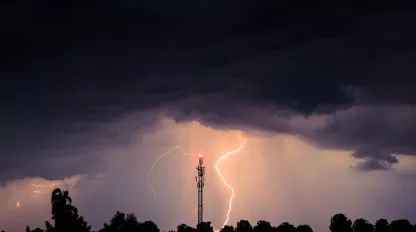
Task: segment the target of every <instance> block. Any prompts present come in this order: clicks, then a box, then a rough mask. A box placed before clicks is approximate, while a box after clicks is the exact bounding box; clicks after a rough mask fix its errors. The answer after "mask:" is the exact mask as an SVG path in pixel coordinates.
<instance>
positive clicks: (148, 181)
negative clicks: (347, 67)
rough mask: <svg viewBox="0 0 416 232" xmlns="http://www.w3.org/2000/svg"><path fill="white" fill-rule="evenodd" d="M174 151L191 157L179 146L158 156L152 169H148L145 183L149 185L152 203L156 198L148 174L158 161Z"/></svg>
mask: <svg viewBox="0 0 416 232" xmlns="http://www.w3.org/2000/svg"><path fill="white" fill-rule="evenodd" d="M175 149H179V150H180V151H181V152H182V154H184V155H187V156H190V155H192V154H188V153H186V152H185V151H184V150H183V149H182V148H181V146H174V147H172V148H171V149H170V150H169V151H168V152H166V153H165V154H163V155H161V156H159V157H158V158H157V159H156V160H155V162H153V164H152V167H151V168H150V170H149V173H148V174H147V183H148V184H149V186H150V189H151V190H152V193H153V201H154V200H155V198H156V191H155V190H154V189H153V186H152V184H151V183H150V174H151V173H152V171H153V169H154V168H155V166H156V164H157V162H159V160H161V159H162V158H163V157H165V156H167V155H169V154H171V153H172V151H173V150H175Z"/></svg>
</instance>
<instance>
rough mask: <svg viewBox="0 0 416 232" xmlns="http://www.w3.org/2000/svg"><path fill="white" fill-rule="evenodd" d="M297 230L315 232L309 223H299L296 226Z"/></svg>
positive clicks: (298, 231)
mask: <svg viewBox="0 0 416 232" xmlns="http://www.w3.org/2000/svg"><path fill="white" fill-rule="evenodd" d="M296 231H297V232H313V230H312V228H311V227H310V226H308V225H299V226H298V227H297V228H296Z"/></svg>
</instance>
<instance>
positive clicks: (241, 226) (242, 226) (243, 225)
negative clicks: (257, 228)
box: [235, 220, 253, 232]
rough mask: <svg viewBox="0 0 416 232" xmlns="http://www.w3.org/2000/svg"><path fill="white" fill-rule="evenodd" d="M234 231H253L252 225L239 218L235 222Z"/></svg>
mask: <svg viewBox="0 0 416 232" xmlns="http://www.w3.org/2000/svg"><path fill="white" fill-rule="evenodd" d="M235 231H236V232H253V227H251V224H250V222H248V221H247V220H240V221H239V222H237V228H235Z"/></svg>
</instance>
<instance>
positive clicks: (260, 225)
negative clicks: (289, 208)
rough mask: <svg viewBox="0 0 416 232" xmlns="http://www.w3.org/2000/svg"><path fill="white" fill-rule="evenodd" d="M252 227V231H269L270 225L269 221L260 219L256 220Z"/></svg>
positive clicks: (270, 229)
mask: <svg viewBox="0 0 416 232" xmlns="http://www.w3.org/2000/svg"><path fill="white" fill-rule="evenodd" d="M253 229H254V232H271V231H272V225H271V224H270V222H266V221H264V220H260V221H258V222H257V225H255V226H254V228H253Z"/></svg>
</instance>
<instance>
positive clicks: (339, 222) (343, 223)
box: [329, 213, 353, 232]
mask: <svg viewBox="0 0 416 232" xmlns="http://www.w3.org/2000/svg"><path fill="white" fill-rule="evenodd" d="M351 226H352V222H351V220H349V219H348V218H347V217H346V216H345V215H344V214H342V213H339V214H335V215H334V216H333V217H332V218H331V224H330V226H329V229H330V230H331V232H352V231H353V230H352V227H351Z"/></svg>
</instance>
